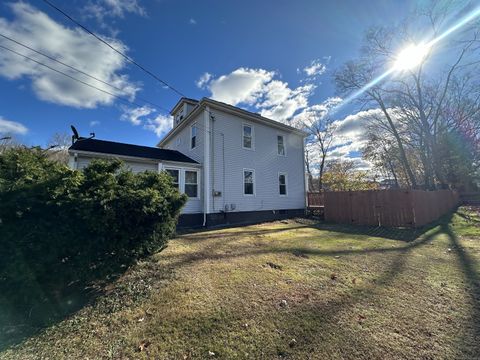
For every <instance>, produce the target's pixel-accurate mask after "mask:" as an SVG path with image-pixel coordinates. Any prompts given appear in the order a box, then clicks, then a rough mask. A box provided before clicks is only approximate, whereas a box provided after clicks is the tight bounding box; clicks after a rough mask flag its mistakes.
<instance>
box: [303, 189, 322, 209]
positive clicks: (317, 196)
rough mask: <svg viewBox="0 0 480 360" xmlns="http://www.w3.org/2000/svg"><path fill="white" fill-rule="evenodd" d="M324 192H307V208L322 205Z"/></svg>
mask: <svg viewBox="0 0 480 360" xmlns="http://www.w3.org/2000/svg"><path fill="white" fill-rule="evenodd" d="M324 194H325V193H324V192H309V193H307V203H308V207H309V208H316V207H322V206H324V204H325V195H324Z"/></svg>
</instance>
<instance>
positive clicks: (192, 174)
mask: <svg viewBox="0 0 480 360" xmlns="http://www.w3.org/2000/svg"><path fill="white" fill-rule="evenodd" d="M185 194H187V196H188V197H198V173H197V172H196V171H188V170H186V171H185Z"/></svg>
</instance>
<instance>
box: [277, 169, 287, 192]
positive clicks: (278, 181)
mask: <svg viewBox="0 0 480 360" xmlns="http://www.w3.org/2000/svg"><path fill="white" fill-rule="evenodd" d="M280 175H283V176H285V194H280ZM277 186H278V187H277V191H278V196H281V197H287V196H288V174H287V173H286V172H279V173H278V176H277Z"/></svg>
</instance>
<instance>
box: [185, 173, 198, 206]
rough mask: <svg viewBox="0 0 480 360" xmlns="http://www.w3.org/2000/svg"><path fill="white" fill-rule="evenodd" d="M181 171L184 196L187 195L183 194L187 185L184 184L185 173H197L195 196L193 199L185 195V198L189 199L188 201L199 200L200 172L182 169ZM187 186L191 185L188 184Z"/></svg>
mask: <svg viewBox="0 0 480 360" xmlns="http://www.w3.org/2000/svg"><path fill="white" fill-rule="evenodd" d="M182 170H183V171H182V172H183V193H184V194H185V195H187V193H186V192H185V185H187V182H186V178H187V176H186V174H185V173H186V172H187V171H190V172H194V173H197V184H196V185H197V196H195V197H190V196H188V195H187V196H188V199H189V200H198V199H200V171H198V170H197V169H182ZM189 185H193V184H189Z"/></svg>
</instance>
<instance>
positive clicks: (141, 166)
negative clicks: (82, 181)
mask: <svg viewBox="0 0 480 360" xmlns="http://www.w3.org/2000/svg"><path fill="white" fill-rule="evenodd" d="M114 158H116V157H115V156H111V157H110V159H114ZM94 159H108V157H93V156H86V155H78V158H77V169H78V170H81V169H83V168H84V167H86V166H87V165H88V164H90V162H91V161H92V160H94ZM121 160H122V161H123V163H124V164H125V166H126V167H127V169H129V170H131V171H132V172H134V173H140V172H144V171H155V172H157V171H158V162H154V161H152V162H147V161H134V160H123V159H121Z"/></svg>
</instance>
